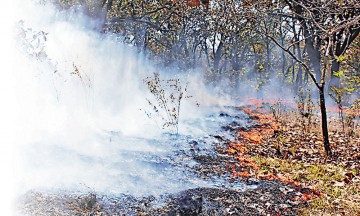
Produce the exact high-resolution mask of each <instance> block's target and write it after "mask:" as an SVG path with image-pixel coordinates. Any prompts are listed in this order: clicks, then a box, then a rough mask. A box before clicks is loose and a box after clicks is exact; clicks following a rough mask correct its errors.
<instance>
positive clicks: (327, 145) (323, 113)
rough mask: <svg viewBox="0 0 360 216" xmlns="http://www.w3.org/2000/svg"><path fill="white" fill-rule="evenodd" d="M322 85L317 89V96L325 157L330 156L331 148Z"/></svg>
mask: <svg viewBox="0 0 360 216" xmlns="http://www.w3.org/2000/svg"><path fill="white" fill-rule="evenodd" d="M324 87H325V86H324V85H321V86H320V88H319V95H320V111H321V126H322V134H323V141H324V148H325V152H326V155H327V156H330V155H331V154H332V153H331V147H330V141H329V132H328V125H327V116H326V104H325V93H324V89H325V88H324Z"/></svg>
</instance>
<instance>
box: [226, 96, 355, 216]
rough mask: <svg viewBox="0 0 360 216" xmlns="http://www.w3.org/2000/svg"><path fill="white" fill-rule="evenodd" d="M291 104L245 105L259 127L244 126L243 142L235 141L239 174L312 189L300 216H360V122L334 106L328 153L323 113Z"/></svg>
mask: <svg viewBox="0 0 360 216" xmlns="http://www.w3.org/2000/svg"><path fill="white" fill-rule="evenodd" d="M290 107H291V106H284V104H281V103H273V102H272V103H268V102H259V101H256V102H254V103H253V104H251V105H248V106H243V107H239V109H241V110H243V111H244V112H246V113H247V114H249V116H251V118H253V119H254V120H255V121H257V122H258V125H256V126H254V127H252V128H247V129H240V130H239V131H238V133H237V136H238V142H233V143H231V144H230V145H229V147H228V152H229V154H230V155H232V156H233V157H235V158H236V159H237V161H238V162H239V163H238V164H237V166H238V167H235V166H234V167H233V169H232V172H233V175H234V176H239V177H240V178H258V179H268V180H274V179H277V180H279V181H281V182H283V183H287V184H291V185H294V186H296V187H300V188H302V189H303V190H304V189H308V192H309V193H304V194H303V195H302V196H301V197H299V198H295V199H294V201H295V202H297V201H301V200H302V201H306V203H307V204H306V205H304V206H303V207H302V208H300V209H299V210H298V214H299V215H360V175H359V174H360V126H359V125H358V124H359V122H356V121H359V120H356V119H347V120H346V122H345V120H344V122H343V121H342V120H341V118H340V117H339V115H338V113H337V112H334V111H332V110H336V109H334V108H333V109H330V112H329V113H328V115H329V116H328V119H329V138H330V143H331V148H332V155H331V156H326V154H325V151H324V147H323V142H322V140H323V139H322V133H321V123H320V113H318V112H316V111H313V110H311V108H310V109H308V108H307V107H304V108H303V109H302V111H299V109H297V108H290ZM306 110H307V111H306ZM345 111H346V112H348V113H350V112H352V113H353V112H354V110H345ZM355 111H356V112H359V110H355ZM346 112H345V115H346ZM309 114H310V115H309ZM350 114H351V113H350ZM356 114H357V116H358V117H359V115H358V114H359V113H356ZM349 116H350V115H349ZM353 116H354V115H353ZM343 123H344V128H343V127H342V125H343Z"/></svg>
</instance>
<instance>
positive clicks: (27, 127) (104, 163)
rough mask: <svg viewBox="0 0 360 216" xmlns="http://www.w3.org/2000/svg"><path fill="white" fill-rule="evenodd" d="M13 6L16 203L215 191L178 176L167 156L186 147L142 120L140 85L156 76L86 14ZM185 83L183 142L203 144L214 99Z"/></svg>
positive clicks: (11, 125)
mask: <svg viewBox="0 0 360 216" xmlns="http://www.w3.org/2000/svg"><path fill="white" fill-rule="evenodd" d="M16 3H17V4H16V5H15V9H11V10H12V12H13V13H15V16H14V18H12V20H13V21H14V22H13V23H14V29H16V30H15V31H14V32H15V33H14V38H15V40H16V43H15V44H12V45H11V47H10V48H9V50H13V51H14V55H13V56H14V66H13V68H12V70H11V73H9V71H10V70H6V72H7V73H6V76H3V77H2V82H4V83H8V85H10V83H11V85H12V86H11V87H12V88H11V90H10V91H11V92H10V93H14V94H13V95H12V96H9V90H6V91H4V92H2V93H3V94H4V95H5V96H6V97H4V98H5V99H10V100H9V103H8V104H9V105H10V106H9V107H8V110H4V111H2V112H1V113H2V114H3V115H4V116H5V118H4V119H5V123H3V124H4V127H6V128H7V129H8V130H9V129H10V130H11V132H12V133H13V136H14V137H15V139H14V140H12V141H10V140H9V141H8V140H7V139H5V138H4V139H3V138H2V141H3V142H5V144H4V148H7V147H8V145H7V144H6V143H7V142H8V143H11V145H10V146H13V147H14V151H15V155H14V169H10V170H11V171H14V172H15V174H14V175H15V180H14V184H15V189H16V191H15V194H16V195H19V194H20V195H21V194H22V193H24V192H26V191H28V190H31V189H35V190H36V189H46V190H56V189H69V190H77V189H79V190H82V189H87V188H91V189H92V190H95V191H97V192H104V193H130V194H134V195H144V194H149V193H151V194H160V193H164V192H171V191H176V190H181V189H184V188H189V187H195V186H199V185H207V184H208V183H206V182H203V181H202V180H199V179H197V178H195V177H191V176H184V173H183V172H181V171H177V170H172V168H171V166H170V165H169V163H170V162H169V161H166V160H168V158H167V155H168V154H169V153H171V152H172V151H173V150H175V148H177V147H178V146H177V145H176V143H177V142H182V143H183V144H184V145H186V144H187V143H186V142H187V140H186V139H184V140H182V141H175V140H173V139H172V138H171V137H165V138H164V135H163V132H164V131H163V130H162V129H161V128H159V127H157V125H156V124H155V123H154V121H153V120H152V119H149V118H148V117H147V116H146V115H145V113H144V110H143V109H144V108H146V107H148V104H147V101H146V98H149V97H151V95H150V94H149V92H148V90H147V87H146V86H145V85H144V83H143V79H144V78H146V77H148V76H151V75H152V74H153V72H156V71H159V69H158V68H155V67H153V66H152V63H151V62H149V61H147V60H146V59H144V58H143V57H141V56H139V55H138V54H136V53H135V52H134V49H133V48H131V47H128V46H126V45H124V44H120V43H118V42H116V38H115V36H112V35H104V34H101V33H100V32H99V31H96V30H94V29H98V26H99V25H100V24H101V23H98V22H97V21H96V20H91V19H90V18H88V17H86V16H85V15H83V14H82V13H81V12H79V10H68V11H59V10H57V9H55V8H54V7H53V6H52V5H50V4H34V3H33V2H32V1H21V2H16ZM15 11H16V12H15ZM2 41H3V40H2ZM160 72H161V71H160ZM161 73H163V72H161ZM168 74H169V73H168ZM171 74H174V73H171ZM164 77H166V76H164ZM194 79H195V80H194ZM8 80H9V82H8ZM11 81H13V82H11ZM187 82H190V83H189V84H188V88H189V92H190V94H191V95H193V96H194V98H192V101H193V102H194V101H195V102H194V103H186V102H183V104H182V105H181V112H180V120H181V123H180V133H183V134H188V133H191V135H205V134H207V133H208V132H209V130H210V129H209V128H208V125H206V124H205V123H203V122H202V121H200V120H199V119H202V118H203V117H204V114H205V112H204V111H203V110H200V108H199V107H198V106H197V105H196V102H199V103H200V104H201V105H203V104H204V103H206V101H207V100H208V99H209V98H212V96H210V95H208V94H206V93H201V92H205V91H204V89H205V86H203V85H202V84H200V82H199V80H197V78H196V77H195V76H194V77H192V79H188V80H185V81H184V82H183V83H187ZM14 98H15V99H14ZM204 98H205V99H204ZM189 101H190V100H189ZM214 101H215V100H214ZM212 103H213V102H212ZM1 131H6V130H5V129H3V128H2V130H1ZM210 131H211V130H210ZM9 134H10V133H9ZM161 137H162V138H161ZM9 139H10V138H9Z"/></svg>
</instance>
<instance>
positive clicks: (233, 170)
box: [17, 101, 360, 215]
mask: <svg viewBox="0 0 360 216" xmlns="http://www.w3.org/2000/svg"><path fill="white" fill-rule="evenodd" d="M248 104H250V105H247V106H241V107H237V108H236V109H238V110H239V112H245V113H247V114H248V115H249V121H252V122H255V124H251V125H252V126H249V127H241V126H239V125H229V126H225V127H223V129H224V130H228V131H230V132H231V133H232V134H233V135H234V136H236V137H237V141H229V140H227V139H225V138H224V137H222V136H215V138H216V139H218V140H220V143H221V145H219V146H217V149H216V151H217V156H215V157H214V156H210V155H209V156H208V155H203V154H201V155H195V156H194V160H196V161H197V162H198V163H199V165H198V166H197V167H195V170H193V172H195V173H196V174H197V175H199V176H200V177H202V178H210V177H212V176H216V175H217V176H224V175H226V176H228V180H229V181H239V180H240V181H242V182H244V183H245V184H246V185H248V186H252V185H253V186H255V187H254V189H247V190H245V191H238V190H231V189H230V190H229V189H221V188H195V189H189V190H185V191H182V192H180V193H177V194H170V195H166V196H163V197H162V198H155V197H152V196H150V197H143V198H139V197H133V196H130V195H125V194H122V195H119V196H117V197H113V196H107V195H100V194H94V193H89V194H72V193H65V194H47V193H42V192H36V191H33V192H29V193H27V194H26V195H24V196H23V197H21V199H19V202H18V203H17V206H18V212H19V214H20V215H23V214H26V215H360V205H359V203H360V128H359V126H356V122H353V123H355V124H349V125H350V126H351V127H353V128H349V127H350V126H347V128H345V129H346V130H345V132H344V131H343V129H342V127H341V125H342V122H341V120H340V119H339V117H338V116H337V114H336V112H334V113H332V112H329V114H330V115H329V129H330V142H331V147H332V153H333V154H332V156H329V157H327V156H326V154H325V151H324V150H323V145H322V136H321V127H320V122H319V119H320V118H319V113H317V112H316V111H312V110H310V109H307V111H306V112H305V111H304V110H305V109H303V111H302V112H301V111H299V109H297V108H294V107H293V108H291V107H292V106H288V105H284V104H281V103H277V102H275V103H274V102H264V101H260V102H259V101H255V102H254V103H251V102H249V103H248ZM220 115H228V114H226V113H222V114H220ZM353 121H355V120H354V119H353ZM159 199H160V200H159Z"/></svg>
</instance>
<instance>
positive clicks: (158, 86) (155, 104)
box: [144, 73, 191, 134]
mask: <svg viewBox="0 0 360 216" xmlns="http://www.w3.org/2000/svg"><path fill="white" fill-rule="evenodd" d="M144 83H145V84H146V86H147V88H148V89H149V91H150V93H151V94H152V95H153V96H154V98H155V100H150V99H148V98H146V100H147V102H148V104H149V106H150V111H145V114H146V115H147V116H148V117H149V118H151V119H153V120H154V121H155V122H157V124H159V122H158V121H157V120H156V117H157V118H160V119H161V127H162V128H169V129H170V131H171V132H172V133H175V134H178V133H179V118H180V108H181V101H182V99H184V98H190V97H191V96H186V95H185V94H186V92H187V88H186V87H183V86H182V84H181V81H180V79H177V78H175V79H168V80H160V74H159V73H154V76H151V77H147V78H145V79H144Z"/></svg>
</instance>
